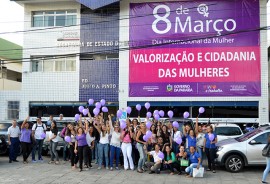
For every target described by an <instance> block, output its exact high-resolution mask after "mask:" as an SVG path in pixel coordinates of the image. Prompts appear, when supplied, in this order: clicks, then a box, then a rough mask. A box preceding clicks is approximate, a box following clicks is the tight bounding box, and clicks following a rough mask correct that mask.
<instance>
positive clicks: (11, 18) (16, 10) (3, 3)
mask: <svg viewBox="0 0 270 184" xmlns="http://www.w3.org/2000/svg"><path fill="white" fill-rule="evenodd" d="M23 11H24V10H23V7H22V6H20V5H18V4H17V3H15V2H12V1H10V0H0V37H1V38H4V39H7V40H9V41H11V42H14V43H16V44H18V45H23V34H22V33H13V34H6V32H16V31H22V30H23V21H24V15H23ZM267 15H268V26H270V1H269V3H268V4H267ZM267 37H268V40H267V43H268V46H270V31H268V36H267Z"/></svg>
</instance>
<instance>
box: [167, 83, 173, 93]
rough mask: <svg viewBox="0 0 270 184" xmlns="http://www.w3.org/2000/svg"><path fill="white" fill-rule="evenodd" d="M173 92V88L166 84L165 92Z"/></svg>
mask: <svg viewBox="0 0 270 184" xmlns="http://www.w3.org/2000/svg"><path fill="white" fill-rule="evenodd" d="M172 91H173V86H172V85H170V84H168V85H167V92H172Z"/></svg>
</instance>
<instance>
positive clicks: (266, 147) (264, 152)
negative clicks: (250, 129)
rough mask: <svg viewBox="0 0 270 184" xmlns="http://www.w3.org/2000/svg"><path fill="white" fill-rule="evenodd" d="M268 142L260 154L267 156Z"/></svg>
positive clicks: (269, 148)
mask: <svg viewBox="0 0 270 184" xmlns="http://www.w3.org/2000/svg"><path fill="white" fill-rule="evenodd" d="M269 151H270V144H267V145H266V146H265V147H264V148H263V150H262V156H264V157H269V156H270V155H269Z"/></svg>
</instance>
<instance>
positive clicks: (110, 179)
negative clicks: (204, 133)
mask: <svg viewBox="0 0 270 184" xmlns="http://www.w3.org/2000/svg"><path fill="white" fill-rule="evenodd" d="M18 160H19V161H20V162H19V163H12V164H9V163H8V157H7V156H1V157H0V183H1V184H2V183H5V184H6V183H12V184H14V183H16V184H17V183H27V184H31V183H37V184H47V183H54V184H57V183H65V184H68V183H72V184H76V183H88V184H91V183H97V184H99V183H100V184H108V183H110V184H117V183H123V184H136V183H144V184H146V183H147V184H154V183H155V184H178V183H179V184H185V183H187V184H191V183H193V184H257V183H258V184H259V183H261V175H262V172H263V170H264V167H249V168H246V169H245V170H244V171H243V172H241V173H236V174H232V173H228V172H226V171H224V170H223V169H218V170H217V173H216V174H213V173H209V172H207V173H205V177H204V178H186V177H185V176H184V175H181V176H178V175H174V176H171V175H169V173H168V172H165V171H164V172H161V174H160V175H156V174H153V175H149V174H148V172H146V173H143V174H139V173H137V172H136V171H124V170H123V169H122V170H120V171H107V170H105V169H102V170H100V171H98V170H97V169H96V168H97V165H95V164H94V165H93V166H94V168H93V169H91V170H88V171H83V172H81V173H80V172H78V170H75V171H73V170H71V168H70V165H69V163H68V162H67V163H63V162H61V165H49V164H47V161H48V158H47V157H46V158H45V161H44V163H35V164H33V163H29V164H27V165H24V164H23V163H22V157H19V159H18Z"/></svg>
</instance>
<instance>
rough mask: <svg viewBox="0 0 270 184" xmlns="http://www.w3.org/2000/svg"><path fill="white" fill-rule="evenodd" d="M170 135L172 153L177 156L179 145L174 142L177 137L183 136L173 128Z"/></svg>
mask: <svg viewBox="0 0 270 184" xmlns="http://www.w3.org/2000/svg"><path fill="white" fill-rule="evenodd" d="M171 135H172V151H173V152H174V154H177V153H179V145H178V144H177V142H175V140H176V139H177V138H179V137H180V138H182V137H183V135H182V132H180V131H179V130H178V127H173V129H172V132H171Z"/></svg>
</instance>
